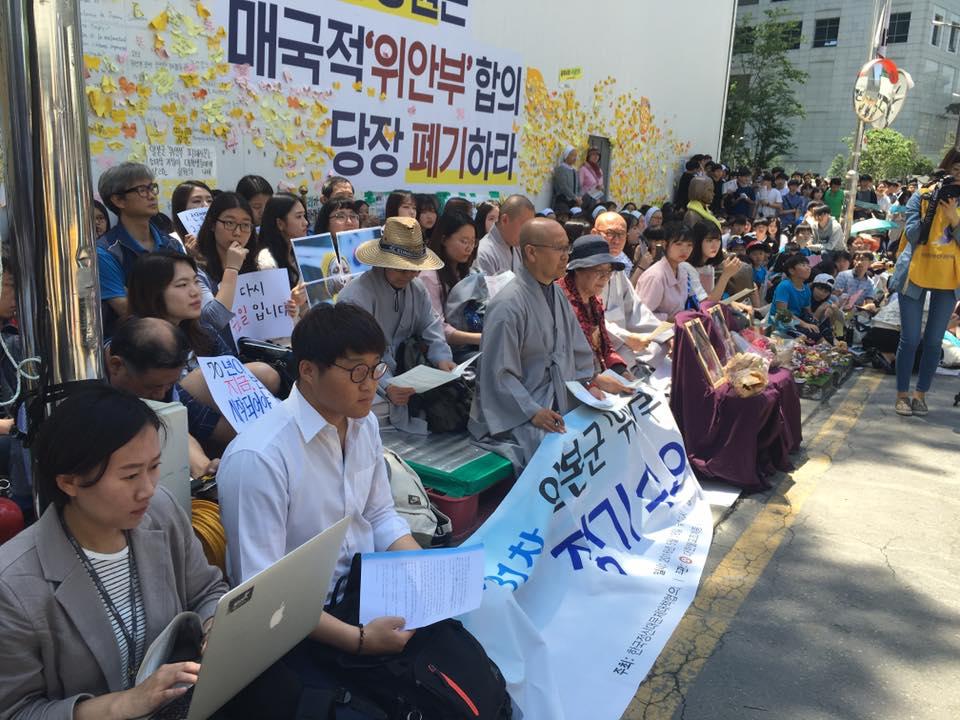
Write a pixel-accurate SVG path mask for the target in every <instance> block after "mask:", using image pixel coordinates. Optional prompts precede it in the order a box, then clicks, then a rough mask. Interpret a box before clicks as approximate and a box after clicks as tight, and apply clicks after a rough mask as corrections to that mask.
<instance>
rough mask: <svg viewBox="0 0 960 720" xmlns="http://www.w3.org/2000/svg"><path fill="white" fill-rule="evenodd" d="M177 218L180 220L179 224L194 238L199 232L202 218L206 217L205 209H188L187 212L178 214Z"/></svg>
mask: <svg viewBox="0 0 960 720" xmlns="http://www.w3.org/2000/svg"><path fill="white" fill-rule="evenodd" d="M177 217H178V218H180V222H182V223H183V227H184V229H185V230H186V231H187V232H188V233H190V234H191V235H194V236H196V234H197V233H198V232H200V227H201V226H202V225H203V220H204V218H206V217H207V208H205V207H198V208H190V209H189V210H184V211H183V212H178V213H177Z"/></svg>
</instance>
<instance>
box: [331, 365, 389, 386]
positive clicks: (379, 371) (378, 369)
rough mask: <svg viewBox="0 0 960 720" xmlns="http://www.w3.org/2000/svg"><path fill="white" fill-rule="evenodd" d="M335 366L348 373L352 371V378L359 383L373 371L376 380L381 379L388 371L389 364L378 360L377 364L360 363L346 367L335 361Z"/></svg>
mask: <svg viewBox="0 0 960 720" xmlns="http://www.w3.org/2000/svg"><path fill="white" fill-rule="evenodd" d="M333 366H334V367H338V368H340V369H341V370H346V371H347V372H348V373H350V380H351V381H352V382H355V383H356V384H357V385H359V384H360V383H362V382H363V381H364V380H366V379H367V377H368V376H369V375H370V374H371V373H373V379H374V380H379V379H380V378H382V377H383V376H384V375H385V374H386V372H387V364H386V363H385V362H378V363H377V364H376V365H364V364H363V363H360V364H359V365H354V366H353V367H344V366H343V365H338V364H337V363H334V364H333Z"/></svg>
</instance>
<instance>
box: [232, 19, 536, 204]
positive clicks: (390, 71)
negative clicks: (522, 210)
mask: <svg viewBox="0 0 960 720" xmlns="http://www.w3.org/2000/svg"><path fill="white" fill-rule="evenodd" d="M474 2H475V0H474ZM469 5H470V2H469V1H468V0H432V1H431V2H423V1H422V0H417V1H416V2H413V1H412V0H406V1H404V2H400V1H399V0H395V1H392V2H386V0H345V1H344V2H328V3H321V4H319V5H318V4H317V3H316V2H310V1H309V0H279V1H274V2H256V3H254V2H248V1H246V0H236V1H234V0H231V2H226V1H224V2H219V3H216V4H215V6H214V10H213V20H214V22H215V23H216V24H218V25H222V26H223V27H224V28H225V29H226V38H225V43H226V61H227V63H229V64H231V65H234V66H237V67H246V68H248V69H249V71H250V73H251V74H252V75H253V76H255V77H257V78H260V79H262V80H269V81H275V82H276V83H277V87H278V89H279V90H280V91H281V92H294V93H295V92H297V90H298V89H310V90H320V91H324V90H328V89H330V88H331V87H333V88H337V89H339V88H341V87H342V88H345V89H347V88H349V89H351V91H349V92H343V93H340V94H338V95H337V97H336V100H335V102H334V103H332V104H331V106H330V107H329V117H328V121H329V123H330V130H329V137H330V142H329V145H330V151H331V153H332V158H333V162H332V168H331V170H330V171H331V173H332V174H336V175H342V176H344V177H347V178H350V180H351V181H353V183H354V185H355V186H356V187H363V188H365V189H368V190H377V191H383V190H392V189H394V188H397V187H409V188H411V189H423V190H429V189H431V188H433V189H434V190H436V189H438V188H443V189H448V188H452V187H456V188H457V189H458V190H460V191H467V190H482V189H483V188H486V187H488V186H491V185H493V186H498V187H501V188H508V187H512V186H518V185H519V175H518V171H519V164H518V157H519V151H520V147H519V142H518V136H519V133H520V128H522V127H523V124H524V120H523V89H524V83H525V81H526V72H525V71H526V68H524V67H523V64H522V62H521V61H520V56H519V54H517V53H512V52H509V51H505V50H503V49H500V48H494V47H488V46H486V45H482V44H480V43H478V42H476V41H475V40H474V39H473V35H472V33H470V32H469V31H468V23H469V21H470V14H469V12H468V11H469ZM318 8H319V9H318ZM354 91H355V92H354Z"/></svg>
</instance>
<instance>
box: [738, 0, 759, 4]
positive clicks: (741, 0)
mask: <svg viewBox="0 0 960 720" xmlns="http://www.w3.org/2000/svg"><path fill="white" fill-rule="evenodd" d="M759 2H760V0H737V5H756V4H757V3H759Z"/></svg>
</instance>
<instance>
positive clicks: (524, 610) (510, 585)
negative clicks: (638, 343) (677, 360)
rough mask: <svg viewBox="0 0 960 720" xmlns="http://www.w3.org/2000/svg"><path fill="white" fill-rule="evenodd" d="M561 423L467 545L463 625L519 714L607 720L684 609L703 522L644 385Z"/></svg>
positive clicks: (708, 524)
mask: <svg viewBox="0 0 960 720" xmlns="http://www.w3.org/2000/svg"><path fill="white" fill-rule="evenodd" d="M565 422H566V427H567V432H566V433H565V434H563V435H547V436H546V438H545V439H544V441H543V442H542V443H541V445H540V448H539V449H538V450H537V452H536V454H535V455H534V457H533V458H532V460H531V461H530V463H529V465H528V466H527V467H526V469H525V470H524V472H523V474H522V475H521V476H520V478H519V479H518V480H517V482H516V484H515V485H514V486H513V488H512V489H511V490H510V493H509V494H508V495H507V497H506V498H505V499H504V501H503V502H502V503H501V505H500V506H499V507H498V508H497V510H496V511H495V512H494V514H493V515H492V516H491V517H490V518H489V519H488V520H487V521H486V522H485V523H484V524H483V526H481V528H480V529H479V530H478V531H477V532H476V533H474V534H473V535H472V536H471V537H470V538H469V539H468V540H467V541H466V542H467V543H470V544H472V543H479V542H482V543H483V544H484V547H485V549H486V557H485V562H486V570H485V580H486V589H485V590H484V597H483V602H482V605H481V606H480V608H478V609H477V610H475V611H473V612H471V613H468V614H467V615H465V616H464V617H463V618H462V619H463V622H464V624H465V625H466V626H467V627H468V629H470V631H471V632H473V634H474V635H475V636H476V637H477V639H478V640H480V642H481V643H482V644H483V646H484V648H485V649H486V651H487V653H488V654H489V655H490V657H491V658H493V660H494V661H495V662H496V663H497V664H498V665H499V667H500V668H501V670H502V671H503V673H504V676H505V677H506V679H507V683H508V688H509V690H510V694H511V697H513V699H514V700H515V701H516V703H517V704H518V705H519V707H520V709H521V710H522V711H523V714H524V716H525V717H531V718H551V720H579V719H580V718H591V720H615V718H619V717H620V716H621V715H622V713H623V711H624V709H625V708H626V707H627V705H628V704H629V702H630V699H631V698H632V697H633V695H634V694H635V693H636V690H637V686H638V685H639V684H640V682H641V681H642V680H643V679H644V677H645V676H646V675H647V672H648V671H649V670H650V668H651V667H652V666H653V663H654V661H655V660H656V658H657V655H658V654H659V653H660V651H661V650H662V649H663V646H664V645H665V644H666V642H667V640H668V639H669V637H670V634H671V633H672V632H673V630H674V629H675V628H676V626H677V624H678V623H679V621H680V619H681V617H683V614H684V612H685V611H686V609H687V607H688V606H689V604H690V603H691V602H692V600H693V597H694V595H695V593H696V589H697V585H698V583H699V579H700V574H701V572H702V571H703V566H704V563H705V562H706V556H707V551H708V549H709V546H710V540H711V536H712V528H713V524H712V518H711V514H710V507H709V504H708V503H707V502H706V500H705V499H704V497H703V494H702V492H701V490H700V486H699V484H698V483H697V480H696V478H695V477H694V475H693V473H692V471H691V469H690V466H689V464H688V463H687V456H686V451H685V450H684V447H683V440H682V439H681V437H680V433H679V431H678V430H677V427H676V424H675V423H674V420H673V416H672V415H671V414H670V408H669V406H668V404H667V402H666V400H665V399H664V397H663V396H662V395H660V394H659V393H657V392H656V391H655V390H654V389H653V388H651V387H650V386H648V385H643V386H641V388H640V389H639V391H638V392H637V394H636V395H634V397H633V398H632V399H630V400H629V401H627V400H626V399H623V398H621V399H620V401H619V402H618V405H617V408H616V409H614V410H611V411H607V412H598V411H597V410H594V409H592V408H588V407H580V408H577V409H576V410H574V411H573V412H571V413H569V414H567V416H566V417H565Z"/></svg>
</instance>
